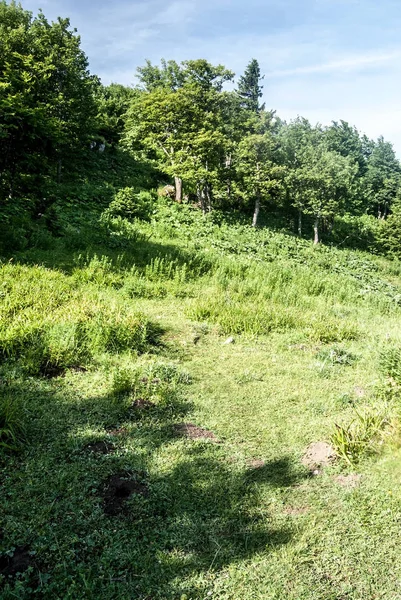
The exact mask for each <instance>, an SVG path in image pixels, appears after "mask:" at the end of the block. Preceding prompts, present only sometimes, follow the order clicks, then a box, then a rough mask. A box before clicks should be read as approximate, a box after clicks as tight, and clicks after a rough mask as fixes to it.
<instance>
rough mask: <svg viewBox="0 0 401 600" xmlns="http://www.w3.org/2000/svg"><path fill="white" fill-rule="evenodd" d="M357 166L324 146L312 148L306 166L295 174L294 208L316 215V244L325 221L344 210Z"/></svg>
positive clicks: (307, 152) (293, 186) (304, 162)
mask: <svg viewBox="0 0 401 600" xmlns="http://www.w3.org/2000/svg"><path fill="white" fill-rule="evenodd" d="M356 170H357V167H356V166H355V164H353V163H352V161H350V159H348V158H345V157H343V156H341V155H340V154H338V153H337V152H331V151H329V150H327V149H326V147H325V145H324V144H323V143H321V144H319V145H318V146H316V147H313V146H309V148H307V149H306V151H305V153H304V156H303V164H302V166H299V167H298V168H297V169H294V170H293V172H292V173H291V184H292V193H293V202H294V205H295V206H297V207H298V208H299V207H300V206H302V210H303V212H304V213H306V214H310V215H312V216H313V231H314V239H313V241H314V244H318V243H319V241H320V224H321V221H322V219H329V220H332V219H333V218H334V216H335V215H336V214H338V213H339V212H340V210H341V207H342V203H343V201H344V197H345V195H346V193H347V189H348V187H349V186H350V185H351V183H352V180H353V178H354V177H355V175H356Z"/></svg>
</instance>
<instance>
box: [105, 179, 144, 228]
mask: <svg viewBox="0 0 401 600" xmlns="http://www.w3.org/2000/svg"><path fill="white" fill-rule="evenodd" d="M153 204H154V196H153V195H152V194H151V193H150V192H146V191H144V190H141V191H139V192H138V191H136V190H135V189H134V188H129V187H126V188H123V189H121V190H119V191H118V192H117V193H116V194H115V195H114V198H113V200H112V202H111V203H110V205H109V207H108V208H107V209H106V210H105V211H104V213H103V215H104V216H105V217H106V218H107V217H112V218H113V217H122V218H124V219H129V220H132V219H135V218H138V219H143V220H148V219H149V218H150V215H151V214H152V210H153Z"/></svg>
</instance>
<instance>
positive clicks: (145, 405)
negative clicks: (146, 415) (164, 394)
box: [131, 398, 156, 410]
mask: <svg viewBox="0 0 401 600" xmlns="http://www.w3.org/2000/svg"><path fill="white" fill-rule="evenodd" d="M155 406H156V404H155V403H154V402H151V401H150V400H145V398H137V400H135V402H133V403H132V404H131V408H133V409H135V410H148V409H150V408H155Z"/></svg>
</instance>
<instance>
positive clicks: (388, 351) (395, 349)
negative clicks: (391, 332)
mask: <svg viewBox="0 0 401 600" xmlns="http://www.w3.org/2000/svg"><path fill="white" fill-rule="evenodd" d="M380 368H381V371H382V372H383V373H384V374H385V375H387V376H388V377H391V378H392V379H394V381H395V382H396V383H398V384H401V347H400V346H399V345H397V344H394V343H392V344H391V343H390V344H388V345H387V347H385V348H384V349H382V351H381V352H380Z"/></svg>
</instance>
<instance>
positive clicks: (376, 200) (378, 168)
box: [364, 137, 401, 219]
mask: <svg viewBox="0 0 401 600" xmlns="http://www.w3.org/2000/svg"><path fill="white" fill-rule="evenodd" d="M400 183H401V167H400V163H399V161H398V160H397V158H396V155H395V152H394V150H393V146H392V144H390V143H389V142H386V141H384V139H383V137H379V139H378V140H377V142H376V143H375V144H374V146H373V149H372V153H371V155H370V157H369V160H368V168H367V173H366V175H365V179H364V184H365V193H366V196H367V199H368V207H369V210H370V212H375V213H376V214H377V217H378V218H379V219H380V218H383V219H385V218H386V217H387V215H388V213H389V210H390V209H391V205H392V203H393V201H394V199H395V198H396V196H397V193H398V190H399V188H400Z"/></svg>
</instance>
